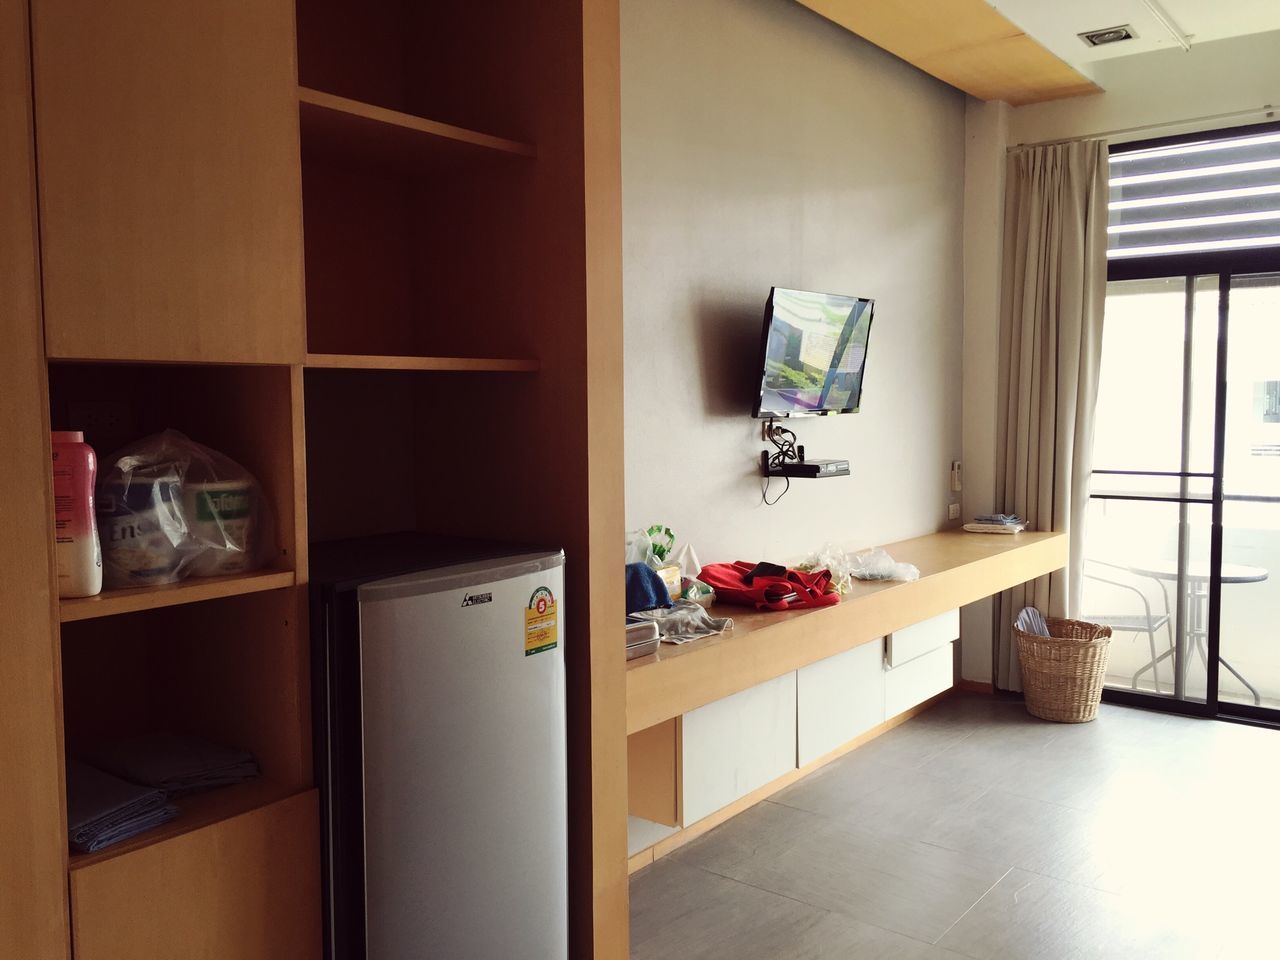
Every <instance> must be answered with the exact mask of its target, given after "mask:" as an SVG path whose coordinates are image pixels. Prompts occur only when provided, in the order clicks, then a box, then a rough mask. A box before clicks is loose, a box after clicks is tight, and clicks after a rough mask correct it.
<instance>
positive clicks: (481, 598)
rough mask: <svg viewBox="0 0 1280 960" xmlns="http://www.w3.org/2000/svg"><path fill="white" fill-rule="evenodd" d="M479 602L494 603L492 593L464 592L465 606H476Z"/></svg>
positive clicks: (463, 601) (463, 602)
mask: <svg viewBox="0 0 1280 960" xmlns="http://www.w3.org/2000/svg"><path fill="white" fill-rule="evenodd" d="M478 603H493V594H492V593H464V594H463V595H462V605H463V606H464V607H474V606H475V605H476V604H478Z"/></svg>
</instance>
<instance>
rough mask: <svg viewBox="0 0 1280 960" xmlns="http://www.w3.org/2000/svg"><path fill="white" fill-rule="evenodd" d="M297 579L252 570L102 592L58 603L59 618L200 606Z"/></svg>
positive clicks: (282, 572) (287, 584)
mask: <svg viewBox="0 0 1280 960" xmlns="http://www.w3.org/2000/svg"><path fill="white" fill-rule="evenodd" d="M295 583H297V577H296V575H295V574H294V572H293V571H292V570H271V569H268V570H255V571H254V572H252V573H238V574H232V575H230V576H225V577H193V578H192V579H189V580H182V581H179V582H178V583H166V584H163V585H161V586H155V587H135V588H131V589H127V590H104V591H102V593H100V594H98V595H97V596H96V597H75V598H71V599H63V600H60V601H59V602H58V619H59V620H61V621H62V622H63V623H73V622H75V621H76V620H92V619H94V618H95V617H111V616H115V615H116V614H121V613H136V612H137V611H139V610H154V609H158V608H160V607H173V606H177V605H179V604H183V603H199V602H200V601H202V600H217V599H219V598H221V597H236V596H240V595H241V594H246V593H259V592H261V591H263V590H279V589H282V588H284V587H292V586H293V585H294V584H295Z"/></svg>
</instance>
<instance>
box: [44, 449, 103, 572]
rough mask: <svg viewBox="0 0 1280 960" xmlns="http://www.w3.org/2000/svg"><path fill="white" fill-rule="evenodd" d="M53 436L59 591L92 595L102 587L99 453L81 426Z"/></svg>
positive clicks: (54, 521)
mask: <svg viewBox="0 0 1280 960" xmlns="http://www.w3.org/2000/svg"><path fill="white" fill-rule="evenodd" d="M52 438H53V526H54V541H55V546H54V554H55V555H56V556H57V558H58V596H60V597H92V596H94V595H95V594H97V593H101V592H102V548H101V546H100V545H99V543H98V523H97V520H96V519H95V518H94V514H93V485H94V483H95V482H96V481H97V477H98V458H97V457H96V456H95V455H94V452H93V448H92V447H91V446H89V445H88V444H87V443H85V442H84V434H83V433H81V432H80V431H79V430H55V431H53V433H52Z"/></svg>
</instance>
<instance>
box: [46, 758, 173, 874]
mask: <svg viewBox="0 0 1280 960" xmlns="http://www.w3.org/2000/svg"><path fill="white" fill-rule="evenodd" d="M164 800H165V797H164V791H163V790H156V789H155V788H153V787H140V786H138V785H137V784H133V783H126V782H125V781H124V780H121V779H120V778H119V777H113V776H112V775H111V774H109V773H104V772H103V771H102V770H99V769H97V768H96V767H91V766H89V764H87V763H81V762H79V761H77V760H68V761H67V835H68V840H69V841H70V843H71V849H72V850H74V851H76V852H77V853H92V852H93V851H95V850H101V849H102V848H103V847H109V846H111V844H113V843H119V842H120V841H121V840H127V839H129V837H132V836H136V835H137V834H139V833H142V832H143V831H144V830H150V829H151V828H152V827H158V826H159V825H160V824H162V823H168V822H169V821H170V820H172V819H173V818H174V817H176V816H177V815H178V808H177V807H174V806H171V805H169V804H166V803H165V802H164Z"/></svg>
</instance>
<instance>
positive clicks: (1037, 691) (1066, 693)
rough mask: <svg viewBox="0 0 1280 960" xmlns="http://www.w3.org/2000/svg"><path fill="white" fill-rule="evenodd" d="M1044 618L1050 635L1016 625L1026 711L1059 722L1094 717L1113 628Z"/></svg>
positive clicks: (1070, 721)
mask: <svg viewBox="0 0 1280 960" xmlns="http://www.w3.org/2000/svg"><path fill="white" fill-rule="evenodd" d="M1045 622H1046V623H1047V624H1048V625H1049V636H1047V637H1040V636H1036V635H1035V634H1033V633H1026V632H1024V631H1022V630H1019V629H1018V628H1017V626H1016V625H1015V626H1014V628H1013V635H1014V637H1016V638H1017V641H1018V665H1019V666H1020V667H1021V668H1022V692H1023V696H1024V697H1025V699H1026V703H1027V712H1028V713H1030V714H1031V715H1032V716H1035V717H1040V718H1041V719H1043V720H1056V721H1058V722H1059V723H1084V722H1085V721H1086V720H1092V719H1093V718H1094V717H1096V716H1097V715H1098V703H1099V701H1100V700H1101V699H1102V681H1103V678H1104V677H1105V675H1106V672H1107V655H1108V654H1109V653H1110V651H1111V628H1110V627H1104V626H1102V625H1100V624H1097V623H1086V622H1085V621H1083V620H1059V619H1057V618H1055V617H1048V618H1046V620H1045Z"/></svg>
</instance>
